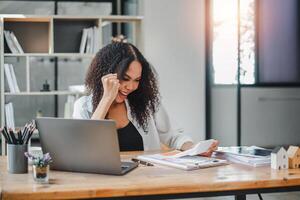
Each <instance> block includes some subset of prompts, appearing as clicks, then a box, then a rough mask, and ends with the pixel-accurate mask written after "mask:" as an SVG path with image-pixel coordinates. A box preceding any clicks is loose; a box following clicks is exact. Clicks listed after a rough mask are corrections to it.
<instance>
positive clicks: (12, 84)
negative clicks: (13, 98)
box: [4, 63, 20, 93]
mask: <svg viewBox="0 0 300 200" xmlns="http://www.w3.org/2000/svg"><path fill="white" fill-rule="evenodd" d="M4 72H5V76H6V80H7V83H8V87H9V90H10V92H11V93H19V92H20V89H19V86H18V82H17V78H16V74H15V70H14V67H13V65H12V64H8V63H5V64H4Z"/></svg>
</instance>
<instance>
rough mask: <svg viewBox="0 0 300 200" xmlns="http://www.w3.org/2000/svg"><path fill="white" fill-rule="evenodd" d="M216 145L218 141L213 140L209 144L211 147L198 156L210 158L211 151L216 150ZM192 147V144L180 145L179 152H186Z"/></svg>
mask: <svg viewBox="0 0 300 200" xmlns="http://www.w3.org/2000/svg"><path fill="white" fill-rule="evenodd" d="M218 145H219V141H218V140H214V142H213V143H212V144H211V146H210V147H209V148H208V150H207V151H206V152H204V153H201V154H200V156H206V157H210V156H211V155H212V153H213V151H215V150H217V149H218ZM193 147H194V144H193V143H192V142H186V143H184V144H183V145H182V147H181V150H182V151H186V150H188V149H191V148H193Z"/></svg>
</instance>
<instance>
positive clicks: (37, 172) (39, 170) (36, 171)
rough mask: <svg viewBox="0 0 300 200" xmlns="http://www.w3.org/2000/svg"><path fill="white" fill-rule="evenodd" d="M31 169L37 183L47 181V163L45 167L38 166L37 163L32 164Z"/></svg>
mask: <svg viewBox="0 0 300 200" xmlns="http://www.w3.org/2000/svg"><path fill="white" fill-rule="evenodd" d="M32 170H33V179H34V180H35V181H36V182H37V183H48V182H49V165H47V166H45V167H39V166H37V165H33V166H32Z"/></svg>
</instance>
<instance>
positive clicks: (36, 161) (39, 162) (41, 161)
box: [25, 152, 53, 167]
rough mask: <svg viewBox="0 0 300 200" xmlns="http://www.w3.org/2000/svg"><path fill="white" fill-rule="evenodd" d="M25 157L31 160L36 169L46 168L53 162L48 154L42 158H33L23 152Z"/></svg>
mask: <svg viewBox="0 0 300 200" xmlns="http://www.w3.org/2000/svg"><path fill="white" fill-rule="evenodd" d="M25 156H26V157H27V158H28V159H30V160H32V162H33V165H35V166H37V167H47V166H48V165H49V164H50V163H51V162H52V161H53V160H52V158H51V156H50V154H49V153H46V154H44V155H43V156H42V157H35V156H34V155H32V154H31V153H29V152H25Z"/></svg>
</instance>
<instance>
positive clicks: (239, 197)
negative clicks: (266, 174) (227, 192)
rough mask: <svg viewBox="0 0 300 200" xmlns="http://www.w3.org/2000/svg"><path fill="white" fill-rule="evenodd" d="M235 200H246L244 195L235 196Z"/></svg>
mask: <svg viewBox="0 0 300 200" xmlns="http://www.w3.org/2000/svg"><path fill="white" fill-rule="evenodd" d="M235 200H246V195H245V194H240V195H235Z"/></svg>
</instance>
